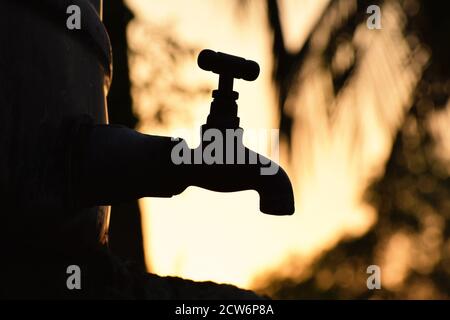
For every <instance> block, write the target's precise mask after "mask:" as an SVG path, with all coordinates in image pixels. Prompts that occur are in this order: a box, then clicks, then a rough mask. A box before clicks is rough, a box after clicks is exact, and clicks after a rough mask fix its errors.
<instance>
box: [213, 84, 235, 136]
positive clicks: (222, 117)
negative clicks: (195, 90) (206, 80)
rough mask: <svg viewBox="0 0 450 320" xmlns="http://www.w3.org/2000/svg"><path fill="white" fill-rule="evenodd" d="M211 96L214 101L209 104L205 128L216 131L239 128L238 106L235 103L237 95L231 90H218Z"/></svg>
mask: <svg viewBox="0 0 450 320" xmlns="http://www.w3.org/2000/svg"><path fill="white" fill-rule="evenodd" d="M231 81H232V79H231ZM219 87H220V86H219ZM212 96H213V98H214V99H213V101H212V102H211V108H210V111H209V115H208V119H207V122H206V126H207V127H208V128H216V129H237V128H239V117H238V116H237V113H238V106H237V103H236V100H237V99H238V98H239V93H237V92H236V91H233V90H221V89H219V90H214V91H213V94H212Z"/></svg>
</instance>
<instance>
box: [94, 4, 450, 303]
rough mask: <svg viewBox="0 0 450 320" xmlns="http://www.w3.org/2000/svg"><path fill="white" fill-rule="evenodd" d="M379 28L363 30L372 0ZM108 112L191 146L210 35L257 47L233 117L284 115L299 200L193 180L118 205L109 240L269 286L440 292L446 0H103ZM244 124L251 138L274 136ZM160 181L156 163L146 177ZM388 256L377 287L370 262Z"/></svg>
mask: <svg viewBox="0 0 450 320" xmlns="http://www.w3.org/2000/svg"><path fill="white" fill-rule="evenodd" d="M374 4H375V5H378V6H380V8H381V24H382V29H380V30H376V29H375V30H370V29H369V28H367V25H366V21H367V19H368V17H369V16H370V14H367V12H366V9H367V7H368V6H369V5H374ZM103 5H104V8H103V11H104V20H105V24H106V26H107V28H108V31H109V33H110V37H111V41H112V45H113V52H114V80H113V85H112V88H111V92H110V95H109V97H108V103H109V112H110V121H111V122H113V123H122V124H125V125H128V126H130V127H135V128H137V129H138V130H140V131H142V132H145V133H149V134H163V135H171V136H182V137H183V138H185V139H186V140H187V142H188V143H189V144H190V146H191V147H194V146H196V144H197V143H198V141H199V136H198V135H199V128H200V125H202V124H203V123H204V122H205V121H206V117H207V115H208V113H209V104H210V101H211V96H210V92H211V90H212V89H214V88H215V87H216V85H217V80H218V77H217V75H214V74H212V73H208V72H205V71H203V70H201V69H199V68H198V67H197V65H196V57H197V55H198V53H199V52H200V51H201V50H202V49H204V48H210V49H213V50H215V51H222V52H226V53H230V54H235V55H239V56H242V57H245V58H247V59H252V60H255V61H257V62H258V63H259V64H260V66H261V75H260V77H259V78H258V79H257V80H256V81H254V82H245V81H236V84H235V90H236V91H239V93H240V98H239V100H238V105H239V116H240V118H241V126H242V127H243V128H244V130H251V129H253V130H254V129H273V128H275V129H280V137H281V141H280V162H281V164H282V165H283V167H284V168H286V170H287V172H288V173H289V175H290V177H291V179H292V182H293V186H294V189H295V196H296V213H295V215H293V216H289V217H272V216H265V215H263V214H262V213H260V212H259V210H258V196H257V194H256V192H252V191H246V192H240V193H231V194H219V193H214V192H210V191H207V190H202V189H199V188H192V187H191V188H189V189H188V190H187V191H185V192H184V193H183V194H182V195H180V196H177V197H174V198H171V199H155V198H151V199H143V200H141V201H140V202H139V203H135V202H131V203H126V204H123V205H120V206H115V207H113V208H112V218H111V231H110V239H111V242H110V245H111V249H112V250H113V251H115V252H116V253H117V254H119V255H121V256H123V257H125V258H129V259H133V260H135V261H137V262H138V263H140V264H142V265H145V266H146V267H147V270H149V271H150V272H154V273H157V274H159V275H175V276H180V277H184V278H189V279H194V280H199V281H201V280H213V281H216V282H221V283H231V284H235V285H238V286H240V287H243V288H249V289H253V290H256V291H257V292H259V293H262V294H266V295H269V296H271V297H273V298H282V299H300V298H301V299H303V298H340V299H348V298H411V299H416V298H421V299H435V298H448V297H449V295H450V240H449V234H450V178H449V175H450V130H449V125H450V100H449V93H450V78H449V72H450V67H449V58H450V44H449V41H448V39H449V38H450V26H449V23H450V19H448V16H447V15H448V14H449V13H450V6H449V5H448V4H446V2H443V1H419V0H384V1H383V0H371V1H365V0H358V1H356V0H214V1H204V0H190V1H183V0H170V1H148V0H126V1H119V0H115V1H105V2H104V4H103ZM244 142H246V144H247V145H248V146H249V147H250V148H254V149H257V150H259V151H260V152H262V153H266V154H269V153H270V143H271V142H270V141H269V139H268V141H267V145H263V146H261V145H256V144H255V141H251V139H247V138H246V137H245V131H244ZM149 183H157V181H149ZM369 265H378V266H380V268H381V285H382V289H381V290H368V288H367V286H366V279H367V277H368V276H369V275H368V274H367V273H366V269H367V267H368V266H369Z"/></svg>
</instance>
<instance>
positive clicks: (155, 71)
mask: <svg viewBox="0 0 450 320" xmlns="http://www.w3.org/2000/svg"><path fill="white" fill-rule="evenodd" d="M199 51H200V48H198V47H196V46H195V45H191V44H189V43H185V42H184V41H182V40H181V39H180V37H179V36H178V35H177V34H176V31H175V30H174V26H172V25H170V24H166V25H158V24H155V23H152V22H149V21H144V20H140V19H138V18H136V19H134V20H133V21H132V22H131V24H130V27H129V55H130V67H131V68H130V69H131V73H130V75H131V79H132V83H133V86H132V96H133V101H134V104H135V108H136V113H137V114H138V115H139V119H140V123H142V124H145V125H148V126H150V127H152V126H153V128H155V127H158V126H161V125H162V126H164V125H168V121H170V120H172V119H177V118H180V117H181V118H182V119H184V120H189V118H188V117H189V114H190V110H188V109H187V108H186V101H191V100H194V99H197V98H199V97H202V96H205V95H206V94H209V93H210V92H211V88H209V87H208V86H206V85H198V86H193V85H192V82H191V81H190V79H186V78H185V74H186V72H185V71H186V70H189V68H191V69H192V66H191V65H192V64H193V63H195V61H196V57H197V54H198V52H199Z"/></svg>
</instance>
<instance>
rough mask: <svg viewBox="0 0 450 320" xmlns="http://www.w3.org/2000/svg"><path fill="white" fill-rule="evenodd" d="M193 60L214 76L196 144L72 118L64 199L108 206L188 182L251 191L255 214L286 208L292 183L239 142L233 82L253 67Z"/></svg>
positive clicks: (255, 68)
mask: <svg viewBox="0 0 450 320" xmlns="http://www.w3.org/2000/svg"><path fill="white" fill-rule="evenodd" d="M198 65H199V67H200V68H202V69H203V70H206V71H212V72H214V73H216V74H219V85H218V89H217V90H214V91H213V94H212V96H213V98H214V99H213V101H212V103H211V108H210V113H209V115H208V117H207V121H206V123H205V124H204V125H202V126H201V129H200V135H201V139H200V145H199V146H198V147H197V148H195V149H190V148H189V147H188V146H187V144H186V142H185V141H184V140H183V139H180V138H171V137H161V136H154V135H146V134H142V133H138V132H136V131H134V130H132V129H129V128H126V127H121V126H117V125H98V124H97V125H94V124H92V123H91V122H90V121H89V119H88V118H85V119H84V120H80V119H78V120H77V121H76V122H75V124H74V125H73V126H72V128H73V134H72V137H73V140H72V142H73V143H72V146H73V147H72V148H71V150H70V152H71V155H70V159H72V160H71V161H72V164H73V165H72V170H71V175H70V176H71V177H70V179H71V182H72V186H73V188H72V192H71V195H72V196H71V197H70V198H71V203H72V205H74V206H82V207H84V206H92V205H110V204H114V203H117V202H121V201H124V200H131V199H136V198H141V197H171V196H173V195H177V194H180V193H181V192H183V191H184V190H185V189H186V188H187V187H188V186H197V187H201V188H204V189H208V190H212V191H218V192H236V191H243V190H255V191H257V192H258V194H259V198H260V203H259V208H260V211H261V212H263V213H265V214H270V215H291V214H293V213H294V210H295V209H294V196H293V191H292V185H291V182H290V180H289V177H288V175H287V174H286V172H285V171H284V170H283V169H282V168H281V167H280V166H279V165H278V164H276V163H275V162H273V161H271V160H269V159H267V158H266V157H264V156H262V155H260V154H258V153H256V152H254V151H252V150H250V149H249V148H247V147H245V146H244V145H243V142H242V135H243V129H242V128H240V127H239V117H238V116H237V111H238V107H237V104H236V100H237V99H238V97H239V94H238V93H237V92H236V91H233V81H234V79H244V80H247V81H253V80H255V79H256V78H257V77H258V75H259V65H258V64H257V63H256V62H254V61H250V60H246V59H243V58H240V57H237V56H233V55H229V54H225V53H220V52H214V51H212V50H203V51H202V52H201V53H200V54H199V56H198Z"/></svg>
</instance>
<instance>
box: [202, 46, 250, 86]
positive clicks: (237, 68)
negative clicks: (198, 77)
mask: <svg viewBox="0 0 450 320" xmlns="http://www.w3.org/2000/svg"><path fill="white" fill-rule="evenodd" d="M197 63H198V66H199V67H200V68H201V69H203V70H206V71H211V72H214V73H217V74H219V75H220V76H221V78H222V77H226V78H231V79H233V78H235V79H244V80H247V81H253V80H256V78H258V76H259V65H258V63H256V62H255V61H252V60H246V59H244V58H241V57H237V56H233V55H230V54H226V53H222V52H215V51H212V50H209V49H205V50H203V51H202V52H200V54H199V55H198V59H197ZM231 89H232V88H231Z"/></svg>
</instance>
